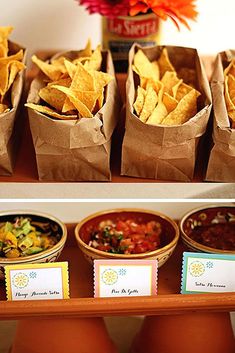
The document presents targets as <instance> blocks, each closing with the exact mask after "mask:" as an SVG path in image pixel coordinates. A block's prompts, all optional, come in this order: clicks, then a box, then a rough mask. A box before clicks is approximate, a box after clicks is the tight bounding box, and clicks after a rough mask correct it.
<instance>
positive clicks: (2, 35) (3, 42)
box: [0, 26, 13, 58]
mask: <svg viewBox="0 0 235 353" xmlns="http://www.w3.org/2000/svg"><path fill="white" fill-rule="evenodd" d="M12 30H13V27H11V26H8V27H0V58H2V57H6V56H7V53H8V37H9V35H10V34H11V32H12Z"/></svg>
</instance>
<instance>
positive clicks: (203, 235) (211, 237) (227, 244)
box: [189, 222, 235, 250]
mask: <svg viewBox="0 0 235 353" xmlns="http://www.w3.org/2000/svg"><path fill="white" fill-rule="evenodd" d="M189 236H190V238H192V239H193V240H194V241H196V242H197V243H200V244H202V245H205V246H209V247H211V248H216V249H221V250H235V223H234V222H231V223H214V224H209V225H203V226H197V227H195V228H194V229H193V230H192V231H191V233H190V234H189Z"/></svg>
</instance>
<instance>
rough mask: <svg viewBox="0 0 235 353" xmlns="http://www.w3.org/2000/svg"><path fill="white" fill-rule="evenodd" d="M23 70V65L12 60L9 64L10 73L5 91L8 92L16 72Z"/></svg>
mask: <svg viewBox="0 0 235 353" xmlns="http://www.w3.org/2000/svg"><path fill="white" fill-rule="evenodd" d="M24 68H25V65H24V64H23V63H22V62H20V61H16V60H14V61H12V62H11V63H10V65H9V70H10V73H9V78H8V85H7V91H8V90H9V88H10V87H11V85H12V84H13V82H14V80H15V78H16V76H17V74H18V72H20V71H21V70H23V69H24Z"/></svg>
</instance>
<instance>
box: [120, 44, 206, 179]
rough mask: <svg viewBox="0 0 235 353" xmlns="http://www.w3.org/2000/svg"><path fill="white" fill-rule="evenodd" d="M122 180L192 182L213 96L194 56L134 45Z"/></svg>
mask: <svg viewBox="0 0 235 353" xmlns="http://www.w3.org/2000/svg"><path fill="white" fill-rule="evenodd" d="M126 94H127V111H126V126H125V135H124V140H123V147H122V171H121V172H122V175H129V176H134V177H141V178H152V179H163V180H174V181H190V180H192V178H193V175H194V168H195V161H196V158H197V152H198V144H199V141H200V138H201V137H202V136H203V134H204V133H205V131H206V127H207V123H208V119H209V115H210V111H211V94H210V88H209V83H208V80H207V78H206V75H205V73H204V69H203V67H202V64H201V61H200V58H199V57H198V54H197V51H196V50H195V49H190V48H182V47H173V46H164V47H163V46H155V47H149V48H141V47H140V46H138V45H137V44H134V46H133V47H132V49H131V51H130V54H129V72H128V80H127V86H126Z"/></svg>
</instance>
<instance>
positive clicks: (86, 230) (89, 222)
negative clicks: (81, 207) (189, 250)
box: [75, 208, 179, 267]
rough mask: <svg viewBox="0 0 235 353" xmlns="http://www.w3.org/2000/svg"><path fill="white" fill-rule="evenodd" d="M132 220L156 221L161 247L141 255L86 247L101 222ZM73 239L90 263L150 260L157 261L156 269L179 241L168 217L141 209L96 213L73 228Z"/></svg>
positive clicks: (175, 227)
mask: <svg viewBox="0 0 235 353" xmlns="http://www.w3.org/2000/svg"><path fill="white" fill-rule="evenodd" d="M130 218H131V219H133V220H134V221H135V222H137V223H140V222H141V223H142V222H148V221H157V222H160V223H161V225H162V230H163V231H162V234H161V244H162V245H161V247H160V248H158V249H156V250H154V251H150V252H145V253H141V254H127V255H126V254H113V253H108V252H105V251H101V250H97V249H95V248H93V247H91V246H89V245H88V243H89V241H90V235H91V232H92V231H93V230H94V229H95V228H96V227H97V226H98V224H99V223H100V222H101V221H104V220H111V221H118V220H122V221H125V220H127V219H130ZM75 237H76V240H77V243H78V246H79V248H80V249H81V251H82V252H83V254H84V256H85V257H86V259H87V260H88V261H89V262H90V263H92V262H93V260H97V259H152V260H158V267H160V266H162V265H163V264H164V263H165V262H166V261H167V260H168V259H169V257H170V256H171V255H172V253H173V251H174V249H175V247H176V244H177V242H178V239H179V229H178V226H177V224H176V223H175V222H174V221H173V220H172V219H171V218H169V217H167V216H165V215H163V214H161V213H159V212H155V211H149V210H143V209H135V208H133V209H113V210H107V211H102V212H97V213H94V214H92V215H91V216H89V217H86V218H85V219H83V220H82V221H81V222H80V223H78V224H77V226H76V228H75Z"/></svg>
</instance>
